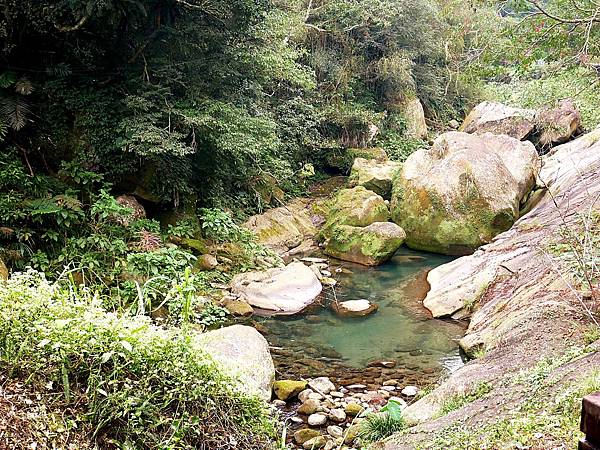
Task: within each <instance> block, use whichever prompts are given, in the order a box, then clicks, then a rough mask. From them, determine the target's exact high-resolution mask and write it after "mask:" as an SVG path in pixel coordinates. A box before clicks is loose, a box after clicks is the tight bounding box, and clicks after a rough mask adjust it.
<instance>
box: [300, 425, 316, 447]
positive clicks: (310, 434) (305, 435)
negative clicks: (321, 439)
mask: <svg viewBox="0 0 600 450" xmlns="http://www.w3.org/2000/svg"><path fill="white" fill-rule="evenodd" d="M318 436H321V432H320V431H319V430H313V429H312V428H301V429H299V430H298V431H296V432H295V433H294V441H295V442H296V444H298V445H302V444H304V443H305V442H307V441H310V440H311V439H313V438H316V437H318Z"/></svg>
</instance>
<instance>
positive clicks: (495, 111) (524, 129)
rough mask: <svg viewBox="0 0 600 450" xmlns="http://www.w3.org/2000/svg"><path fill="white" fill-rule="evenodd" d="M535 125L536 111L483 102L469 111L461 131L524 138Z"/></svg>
mask: <svg viewBox="0 0 600 450" xmlns="http://www.w3.org/2000/svg"><path fill="white" fill-rule="evenodd" d="M534 127H535V111H533V110H530V109H519V108H513V107H511V106H507V105H503V104H501V103H495V102H483V103H480V104H479V105H477V106H476V107H475V108H473V110H472V111H471V112H470V113H469V115H468V116H467V118H466V119H465V121H464V122H463V124H462V125H461V127H460V129H459V131H464V132H465V133H477V134H482V133H487V132H490V133H493V134H507V135H508V136H511V137H513V138H516V139H519V140H523V139H525V138H527V136H529V135H530V134H531V133H532V131H533V129H534Z"/></svg>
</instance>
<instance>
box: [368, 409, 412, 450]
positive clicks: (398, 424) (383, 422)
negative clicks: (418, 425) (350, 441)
mask: <svg viewBox="0 0 600 450" xmlns="http://www.w3.org/2000/svg"><path fill="white" fill-rule="evenodd" d="M360 427H361V429H360V432H359V436H360V438H361V441H364V442H366V443H371V442H375V441H380V440H382V439H385V438H387V437H389V436H391V435H392V434H394V433H397V432H399V431H402V430H404V429H405V428H406V424H405V422H404V419H403V418H402V407H401V406H400V404H399V403H398V402H396V401H394V400H390V401H389V402H388V403H387V404H386V405H385V406H384V407H383V408H381V410H380V412H378V413H371V414H368V415H367V416H366V417H365V420H364V421H362V422H361V424H360Z"/></svg>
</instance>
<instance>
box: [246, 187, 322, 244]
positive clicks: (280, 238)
mask: <svg viewBox="0 0 600 450" xmlns="http://www.w3.org/2000/svg"><path fill="white" fill-rule="evenodd" d="M244 226H245V227H246V228H248V229H249V230H250V231H252V232H253V233H254V234H255V235H256V237H257V239H258V241H259V242H260V243H261V244H264V245H266V246H268V247H270V248H271V249H273V250H274V251H276V252H277V253H280V254H283V253H285V252H287V251H289V250H290V249H293V248H296V247H298V246H299V245H300V244H302V242H303V241H305V240H306V239H310V238H312V237H314V236H315V234H316V233H317V229H316V228H315V226H314V224H313V223H312V220H311V216H310V211H309V210H308V209H307V202H306V201H305V200H302V199H296V200H293V201H291V202H290V203H288V204H287V205H286V206H282V207H279V208H274V209H270V210H268V211H266V212H264V213H263V214H258V215H256V216H252V217H250V218H249V219H248V220H247V221H246V223H245V224H244Z"/></svg>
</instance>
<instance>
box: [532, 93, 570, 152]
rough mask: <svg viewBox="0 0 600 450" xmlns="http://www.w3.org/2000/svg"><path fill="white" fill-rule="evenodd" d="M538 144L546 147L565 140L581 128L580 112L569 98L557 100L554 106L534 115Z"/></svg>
mask: <svg viewBox="0 0 600 450" xmlns="http://www.w3.org/2000/svg"><path fill="white" fill-rule="evenodd" d="M536 126H537V132H538V135H539V137H538V144H539V145H540V147H542V148H548V147H551V146H553V145H555V144H562V143H564V142H567V141H568V140H569V139H571V137H572V136H573V135H574V134H575V133H576V132H577V131H578V130H579V129H580V128H581V114H580V113H579V111H578V110H577V107H576V106H575V103H574V102H573V100H571V99H564V100H561V101H560V102H558V105H557V106H556V107H554V108H546V109H544V110H542V111H540V112H539V113H538V115H537V117H536Z"/></svg>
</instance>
